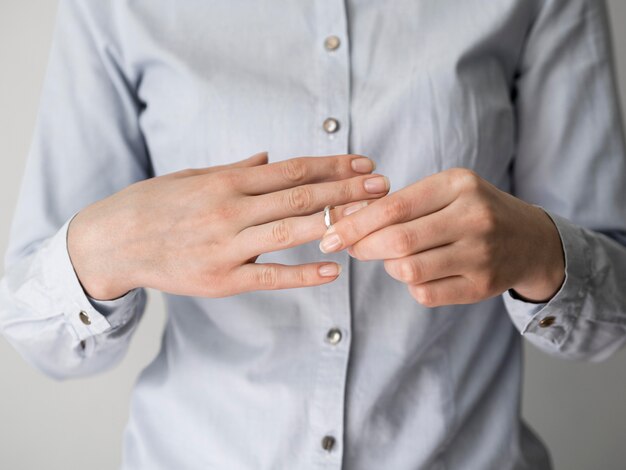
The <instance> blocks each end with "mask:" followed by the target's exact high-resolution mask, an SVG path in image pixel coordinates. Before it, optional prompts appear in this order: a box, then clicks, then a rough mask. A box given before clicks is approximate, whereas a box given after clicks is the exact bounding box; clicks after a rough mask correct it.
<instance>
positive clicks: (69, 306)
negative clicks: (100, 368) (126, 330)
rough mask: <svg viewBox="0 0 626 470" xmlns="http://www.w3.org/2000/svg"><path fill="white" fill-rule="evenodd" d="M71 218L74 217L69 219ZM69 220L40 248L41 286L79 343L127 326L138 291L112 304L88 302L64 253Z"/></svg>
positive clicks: (66, 251)
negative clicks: (42, 285)
mask: <svg viewBox="0 0 626 470" xmlns="http://www.w3.org/2000/svg"><path fill="white" fill-rule="evenodd" d="M72 218H73V217H72ZM72 218H70V220H68V221H67V222H66V223H65V224H64V225H63V226H62V227H61V229H59V231H58V232H57V233H56V234H55V235H54V236H53V237H52V238H51V239H50V241H49V243H48V244H47V245H46V246H45V247H44V248H43V250H44V253H42V256H41V259H42V264H43V279H44V286H45V288H46V290H47V291H48V293H49V295H50V296H51V297H52V299H53V300H54V303H53V305H55V307H56V308H58V309H60V310H61V313H62V314H63V315H64V316H65V318H66V320H67V322H68V324H69V325H70V326H71V327H72V328H73V330H74V332H75V333H76V336H77V338H78V339H79V340H81V341H82V340H84V339H86V338H89V337H92V336H96V335H99V334H102V333H104V332H107V331H109V330H112V329H117V328H119V327H121V326H123V325H124V324H125V323H127V322H128V321H129V320H130V318H131V317H132V316H133V313H134V311H135V309H134V306H135V304H136V301H137V296H138V294H139V293H140V291H141V289H134V290H132V291H130V292H128V293H127V294H125V295H124V296H123V297H120V298H118V299H115V300H111V301H99V300H95V299H90V298H89V297H88V296H87V294H86V293H85V291H84V289H83V287H82V286H81V284H80V281H79V280H78V277H77V275H76V272H75V271H74V267H73V266H72V262H71V259H70V256H69V253H68V250H67V231H68V227H69V224H70V222H71V220H72Z"/></svg>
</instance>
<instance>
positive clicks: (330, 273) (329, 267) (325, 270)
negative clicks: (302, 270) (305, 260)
mask: <svg viewBox="0 0 626 470" xmlns="http://www.w3.org/2000/svg"><path fill="white" fill-rule="evenodd" d="M318 272H319V273H320V276H322V277H336V276H339V274H340V273H341V265H340V264H335V263H331V264H323V265H321V266H320V267H319V269H318Z"/></svg>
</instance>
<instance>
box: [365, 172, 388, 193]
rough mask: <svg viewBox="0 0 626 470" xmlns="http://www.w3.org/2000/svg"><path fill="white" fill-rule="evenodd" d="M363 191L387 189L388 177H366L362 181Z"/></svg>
mask: <svg viewBox="0 0 626 470" xmlns="http://www.w3.org/2000/svg"><path fill="white" fill-rule="evenodd" d="M363 187H364V188H365V191H367V192H368V193H372V194H378V193H384V192H385V191H387V190H388V189H389V178H387V177H386V176H376V177H374V178H368V179H366V180H365V182H364V183H363Z"/></svg>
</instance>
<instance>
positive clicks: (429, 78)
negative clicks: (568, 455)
mask: <svg viewBox="0 0 626 470" xmlns="http://www.w3.org/2000/svg"><path fill="white" fill-rule="evenodd" d="M329 36H337V38H338V39H339V47H337V48H335V49H333V48H332V47H330V48H329V49H330V50H329V49H327V48H326V47H325V39H326V38H327V37H329ZM331 42H332V41H331ZM610 52H611V51H610V44H609V40H608V39H607V22H606V11H605V7H604V3H603V2H601V1H593V0H496V1H494V0H464V1H452V0H419V1H418V0H396V1H393V2H378V1H372V0H346V1H343V0H315V1H304V0H298V1H294V0H274V1H256V0H254V1H253V0H238V1H223V2H217V1H207V2H197V1H185V2H172V1H165V0H151V1H145V0H144V1H141V0H135V1H130V0H108V1H104V0H103V1H97V2H96V1H92V2H85V1H79V0H61V2H60V11H59V16H58V19H57V27H56V32H55V36H54V42H53V46H52V54H51V58H50V62H49V67H48V71H47V75H46V79H45V84H44V89H43V94H42V98H41V105H40V110H39V114H38V120H37V124H36V131H35V135H34V139H33V145H32V148H31V151H30V155H29V159H28V163H27V167H26V172H25V176H24V181H23V186H22V190H21V196H20V199H19V204H18V207H17V211H16V214H15V218H14V224H13V228H12V235H11V241H10V246H9V249H8V252H7V255H6V275H5V277H4V279H3V280H2V283H1V285H0V326H1V328H2V332H3V334H4V335H5V336H6V338H7V339H8V340H9V341H10V342H11V343H12V344H13V345H14V346H15V348H17V350H18V351H19V352H20V353H21V354H22V355H23V356H24V357H25V358H26V359H27V360H28V361H30V362H31V363H33V364H34V365H35V366H37V367H38V368H40V369H41V370H43V371H44V372H45V373H47V374H49V375H50V376H52V377H56V378H59V379H61V378H69V377H78V376H83V375H88V374H93V373H96V372H99V371H101V370H104V369H106V368H109V367H112V366H113V365H115V364H116V363H117V362H118V361H119V360H121V358H122V357H123V355H124V353H125V351H126V349H127V346H128V343H129V341H130V339H131V336H132V334H133V331H134V330H135V327H136V325H137V323H138V321H139V320H140V317H141V315H142V313H143V310H144V306H145V299H146V295H145V292H144V290H143V289H137V290H134V291H132V292H130V293H128V294H127V295H126V296H124V297H122V298H120V299H117V300H115V301H112V302H96V301H94V300H92V299H90V298H88V297H87V296H86V294H85V293H84V292H83V290H82V288H81V286H80V283H79V281H78V279H77V277H76V274H75V273H74V270H73V268H72V265H71V261H70V259H69V257H68V253H67V245H66V229H67V226H68V221H69V220H71V217H72V216H73V214H75V213H76V212H77V211H79V210H81V209H82V208H83V207H85V206H86V205H88V204H89V203H91V202H93V201H96V200H99V199H102V198H104V197H106V196H108V195H110V194H112V193H114V192H116V191H117V190H120V189H122V188H124V187H125V186H127V185H129V184H131V183H133V182H136V181H139V180H142V179H145V178H149V177H151V176H154V175H162V174H165V173H169V172H172V171H176V170H180V169H184V168H189V167H206V166H212V165H218V164H224V163H228V162H232V161H235V160H239V159H242V158H245V157H247V156H249V155H251V154H253V153H256V152H258V151H261V150H268V151H269V155H270V159H271V160H274V161H277V160H284V159H287V158H291V157H295V156H299V155H329V154H342V153H358V154H363V155H368V156H371V157H372V158H373V159H374V160H375V161H376V162H377V163H378V170H379V171H380V172H381V173H382V174H385V175H388V176H389V177H390V180H391V183H392V191H393V190H397V189H400V188H402V187H405V186H407V185H409V184H412V183H415V182H416V181H418V180H420V179H421V178H423V177H425V176H427V175H430V174H433V173H435V172H439V171H442V170H445V169H447V168H451V167H466V168H471V169H473V170H475V171H476V172H478V173H479V174H480V175H481V176H482V177H484V178H485V179H487V180H488V181H490V182H492V183H494V184H495V185H497V186H498V187H499V188H501V189H503V190H505V191H509V192H512V193H513V194H515V195H516V196H518V197H520V198H522V199H524V200H526V201H528V202H530V203H532V204H536V205H539V206H541V207H543V208H544V209H545V210H546V211H547V212H548V214H549V215H550V216H551V217H552V218H553V220H554V222H555V224H556V226H557V228H558V230H559V234H560V236H561V240H562V242H563V246H564V252H565V257H566V280H565V282H564V284H563V286H562V287H561V289H560V290H559V292H558V293H557V294H556V295H555V296H554V297H553V298H552V299H551V300H550V301H549V302H547V303H546V304H541V305H535V304H530V303H525V302H523V301H522V300H519V299H516V298H513V297H511V295H510V294H509V293H504V294H503V295H502V296H498V297H495V298H492V299H489V300H486V301H484V302H480V303H477V304H474V305H466V306H447V307H438V308H426V307H423V306H421V305H420V304H419V303H417V302H416V301H415V300H414V299H413V298H411V296H410V295H409V293H408V291H407V289H406V286H405V285H403V284H401V283H399V282H396V281H395V280H393V279H392V278H391V277H389V276H388V275H387V274H386V272H385V271H384V268H383V264H382V262H379V261H375V262H358V261H355V260H353V259H351V258H350V257H349V256H348V255H347V254H346V253H339V254H331V255H323V254H321V253H320V252H319V250H318V247H317V243H311V244H307V245H304V246H301V247H298V248H294V249H289V250H285V251H282V252H278V253H272V254H267V255H263V256H262V257H261V260H262V261H264V262H279V263H287V264H295V263H303V262H309V261H315V260H320V259H327V260H332V261H336V262H338V263H340V264H342V266H343V267H344V270H343V273H342V274H341V276H339V278H338V279H337V280H336V281H334V282H332V283H330V284H328V285H324V286H319V287H314V288H306V289H294V290H283V291H273V292H254V293H247V294H242V295H236V296H233V297H229V298H222V299H206V298H193V297H183V296H176V295H165V299H166V303H167V308H168V319H167V324H166V327H165V332H164V336H163V341H162V347H161V350H160V353H159V354H158V356H157V357H156V358H155V359H154V361H153V362H152V363H151V364H150V365H149V366H148V367H147V368H146V369H145V370H144V371H143V372H142V373H141V375H140V377H139V380H138V382H137V385H136V387H135V389H134V391H133V394H132V403H131V410H130V418H129V422H128V425H127V427H126V430H125V436H124V452H123V464H122V467H123V468H124V469H173V468H181V469H182V468H184V469H195V468H198V469H199V468H202V469H207V468H215V469H218V468H219V469H229V470H238V469H339V468H342V469H346V470H368V469H381V468H386V469H394V470H403V469H450V470H451V469H463V470H467V469H470V470H471V469H498V470H503V469H533V470H537V469H547V468H550V463H549V457H548V454H547V452H546V450H545V448H544V446H543V445H542V444H541V442H540V441H539V440H538V438H537V437H535V435H534V434H533V433H532V432H531V431H530V430H529V429H528V427H526V426H525V425H524V424H523V422H522V420H521V418H520V384H521V377H522V356H521V352H522V349H521V342H522V338H525V339H526V340H528V341H530V342H532V343H534V344H535V345H537V346H538V347H540V348H541V349H543V350H544V351H546V352H547V353H550V354H554V355H557V356H561V357H564V358H576V359H590V360H599V359H602V358H605V357H607V356H609V355H610V354H611V353H612V352H613V351H615V350H617V349H618V348H619V347H620V346H621V345H622V344H623V343H624V339H625V338H626V335H625V329H626V311H625V310H626V309H625V307H624V306H625V305H626V289H624V288H623V287H624V285H623V283H624V280H625V279H626V249H625V248H624V246H623V244H621V243H619V240H622V242H623V240H624V239H625V238H624V233H625V232H626V205H625V204H624V201H626V198H625V196H626V158H625V153H624V144H623V140H622V135H621V130H620V129H621V122H620V115H619V110H618V107H617V98H616V92H615V83H614V78H613V70H612V66H611V58H610ZM329 117H333V118H335V119H336V120H337V122H338V124H339V128H338V130H336V132H334V133H328V132H327V131H326V130H325V129H324V127H323V125H322V123H323V122H324V120H325V119H327V118H329ZM12 158H21V157H20V156H13V157H12ZM511 256H515V253H511ZM80 312H84V313H83V318H84V315H87V317H88V319H89V321H90V324H85V322H83V321H82V320H81V314H80ZM546 318H548V319H549V320H544V319H546ZM542 320H544V321H542ZM550 323H552V324H550ZM333 328H337V329H339V330H340V332H341V335H342V337H341V340H340V341H339V342H338V343H336V344H333V342H332V341H331V342H329V341H328V340H327V332H329V330H331V329H333ZM101 405H102V404H101ZM99 406H100V405H99ZM324 436H332V437H334V439H335V440H334V443H333V442H332V441H331V440H329V439H326V440H325V441H324V444H323V443H322V441H323V438H324ZM331 443H332V444H333V445H332V446H331V445H330V444H331Z"/></svg>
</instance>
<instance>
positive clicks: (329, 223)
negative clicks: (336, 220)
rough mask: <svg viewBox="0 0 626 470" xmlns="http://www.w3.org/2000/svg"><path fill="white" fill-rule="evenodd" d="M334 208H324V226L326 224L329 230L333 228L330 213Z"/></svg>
mask: <svg viewBox="0 0 626 470" xmlns="http://www.w3.org/2000/svg"><path fill="white" fill-rule="evenodd" d="M332 208H333V206H326V207H324V224H326V228H327V229H329V228H330V227H332V226H333V221H332V220H331V218H330V211H331V209H332Z"/></svg>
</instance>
